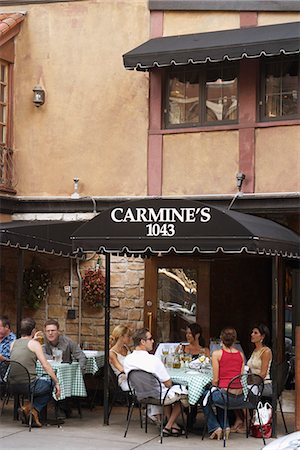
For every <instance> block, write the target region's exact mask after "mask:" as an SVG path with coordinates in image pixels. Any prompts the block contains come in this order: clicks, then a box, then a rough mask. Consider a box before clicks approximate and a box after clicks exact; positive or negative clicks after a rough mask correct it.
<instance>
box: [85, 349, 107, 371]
mask: <svg viewBox="0 0 300 450" xmlns="http://www.w3.org/2000/svg"><path fill="white" fill-rule="evenodd" d="M83 353H84V354H85V356H86V357H87V364H86V367H85V371H84V373H85V374H92V375H95V373H97V372H98V370H99V369H101V367H103V366H104V362H105V354H104V351H94V350H83Z"/></svg>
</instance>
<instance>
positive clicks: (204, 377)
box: [167, 368, 212, 405]
mask: <svg viewBox="0 0 300 450" xmlns="http://www.w3.org/2000/svg"><path fill="white" fill-rule="evenodd" d="M167 371H168V373H169V375H170V377H171V380H172V381H173V382H174V383H179V384H182V385H184V386H187V388H188V400H189V404H190V405H196V404H197V402H198V400H199V399H200V397H201V396H202V395H203V394H204V391H205V386H206V385H207V384H208V383H211V381H212V371H211V369H208V370H207V369H202V370H200V371H195V370H191V369H185V368H184V369H170V368H167Z"/></svg>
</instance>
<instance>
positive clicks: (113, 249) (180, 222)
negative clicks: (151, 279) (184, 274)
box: [71, 199, 300, 258]
mask: <svg viewBox="0 0 300 450" xmlns="http://www.w3.org/2000/svg"><path fill="white" fill-rule="evenodd" d="M71 239H72V240H73V249H74V251H76V252H79V253H80V252H82V251H83V252H88V251H96V252H99V253H114V254H127V255H142V256H143V255H144V256H147V255H157V254H160V253H161V254H168V253H177V254H205V253H207V254H212V253H217V252H221V253H249V254H262V255H271V256H276V255H281V256H284V257H288V258H300V237H299V236H298V235H297V234H296V233H294V232H293V231H291V230H289V229H288V228H286V227H283V226H281V225H279V224H278V223H276V222H273V221H271V220H267V219H262V218H260V217H256V216H252V215H248V214H242V213H238V212H234V211H230V210H221V209H219V208H213V207H210V206H208V205H204V204H202V203H198V202H196V201H189V200H184V199H180V200H176V199H145V200H138V201H129V202H124V203H122V204H121V205H119V206H115V207H113V208H110V209H108V210H105V211H103V212H102V213H100V214H99V215H98V216H96V217H95V218H94V219H92V220H90V221H89V222H86V223H85V224H84V225H82V226H80V227H79V228H78V229H77V230H76V231H75V233H74V234H73V235H72V237H71Z"/></svg>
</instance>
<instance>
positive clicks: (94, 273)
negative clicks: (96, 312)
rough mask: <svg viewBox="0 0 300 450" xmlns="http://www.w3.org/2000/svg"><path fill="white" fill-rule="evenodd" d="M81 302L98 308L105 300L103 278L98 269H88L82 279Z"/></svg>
mask: <svg viewBox="0 0 300 450" xmlns="http://www.w3.org/2000/svg"><path fill="white" fill-rule="evenodd" d="M82 281H83V283H82V300H83V302H84V303H85V304H87V305H89V306H93V307H95V308H98V307H100V306H102V305H103V303H104V298H105V276H104V275H103V273H102V270H101V269H100V268H98V269H97V268H96V269H95V270H94V269H89V270H87V271H86V272H85V274H84V276H83V278H82Z"/></svg>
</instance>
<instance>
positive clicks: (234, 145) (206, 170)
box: [162, 131, 238, 195]
mask: <svg viewBox="0 0 300 450" xmlns="http://www.w3.org/2000/svg"><path fill="white" fill-rule="evenodd" d="M237 172H238V132H237V131H226V132H222V131H215V132H203V133H199V134H198V133H190V134H180V135H169V136H164V141H163V192H162V194H163V195H201V194H223V193H233V192H235V191H236V181H235V174H236V173H237Z"/></svg>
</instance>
